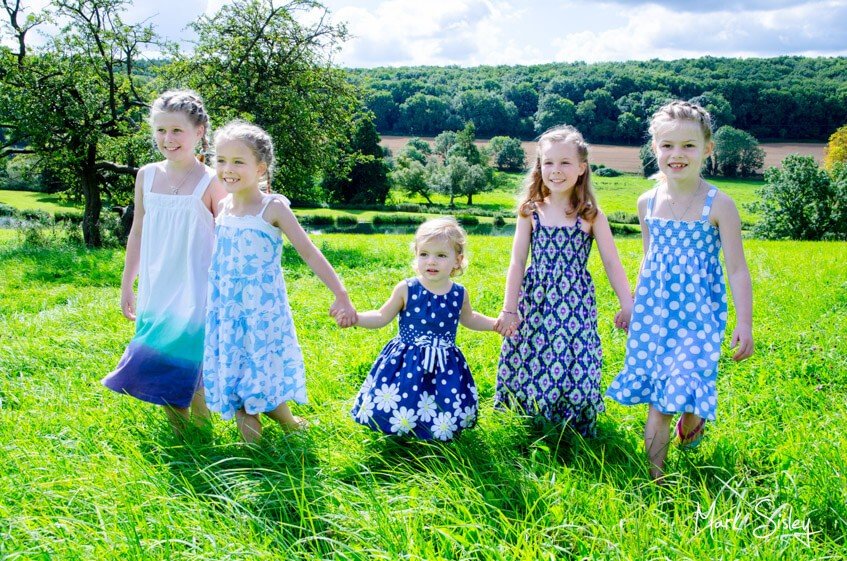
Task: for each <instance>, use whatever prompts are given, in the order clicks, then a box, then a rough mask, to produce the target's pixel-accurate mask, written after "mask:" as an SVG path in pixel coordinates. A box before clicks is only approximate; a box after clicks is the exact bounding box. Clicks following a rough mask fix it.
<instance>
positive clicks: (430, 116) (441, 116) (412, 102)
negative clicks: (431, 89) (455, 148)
mask: <svg viewBox="0 0 847 561" xmlns="http://www.w3.org/2000/svg"><path fill="white" fill-rule="evenodd" d="M451 116H452V115H451V113H450V104H449V103H447V102H446V101H444V100H443V99H441V98H440V97H435V96H433V95H427V94H423V93H416V94H415V95H413V96H412V97H410V98H409V99H407V100H406V101H404V102H403V104H402V105H400V120H399V123H398V128H399V129H401V130H403V131H406V132H407V133H409V134H431V133H437V132H441V131H443V130H444V129H447V128H449V126H450V124H451V123H452V122H451Z"/></svg>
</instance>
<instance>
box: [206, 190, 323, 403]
mask: <svg viewBox="0 0 847 561" xmlns="http://www.w3.org/2000/svg"><path fill="white" fill-rule="evenodd" d="M275 197H278V198H279V199H281V200H283V201H284V202H285V204H288V200H287V199H285V197H282V196H279V195H267V196H265V200H264V204H263V205H262V210H261V211H259V213H258V214H256V215H249V216H235V215H233V214H232V213H231V199H229V198H227V199H225V200H224V203H223V210H222V212H221V214H220V215H219V216H218V218H217V220H216V223H217V225H216V227H215V235H216V238H215V250H214V254H213V255H212V266H211V269H210V271H209V289H208V305H207V311H206V339H205V346H204V354H203V383H204V386H205V390H206V403H207V404H208V405H209V408H210V409H211V410H213V411H218V412H220V413H221V416H222V417H223V418H224V419H230V418H232V416H233V415H235V412H236V411H238V410H239V409H244V410H245V411H246V412H247V413H249V414H251V415H255V414H258V413H265V412H268V411H272V410H274V409H276V407H277V406H279V405H280V404H281V403H283V402H286V401H295V402H297V403H306V401H307V399H306V383H305V375H304V371H305V368H304V365H303V353H302V351H301V350H300V345H299V344H298V342H297V334H296V333H295V331H294V322H293V321H292V318H291V308H290V306H289V304H288V295H287V293H286V290H285V280H284V278H283V274H282V267H281V258H282V238H281V236H280V230H279V228H276V227H275V226H273V225H271V224H269V223H268V222H266V221H265V219H264V218H262V215H263V214H264V212H265V209H266V208H267V205H268V204H269V203H270V202H271V201H272V200H273V199H274V198H275Z"/></svg>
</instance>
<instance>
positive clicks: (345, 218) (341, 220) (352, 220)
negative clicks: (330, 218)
mask: <svg viewBox="0 0 847 561" xmlns="http://www.w3.org/2000/svg"><path fill="white" fill-rule="evenodd" d="M358 223H359V220H358V219H357V218H356V217H355V216H353V215H352V214H339V215H338V216H336V217H335V224H336V226H356V225H357V224H358Z"/></svg>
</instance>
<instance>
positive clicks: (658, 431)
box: [644, 405, 673, 481]
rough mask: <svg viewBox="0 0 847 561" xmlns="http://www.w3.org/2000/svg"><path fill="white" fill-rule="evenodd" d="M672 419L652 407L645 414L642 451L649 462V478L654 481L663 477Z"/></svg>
mask: <svg viewBox="0 0 847 561" xmlns="http://www.w3.org/2000/svg"><path fill="white" fill-rule="evenodd" d="M672 418H673V416H672V415H665V414H664V413H662V412H661V411H659V410H658V409H655V408H654V407H653V406H652V405H651V406H650V411H649V412H648V413H647V424H646V425H644V449H645V450H646V451H647V458H648V459H649V460H650V477H652V478H653V479H654V480H656V481H660V480H661V479H662V478H663V477H664V473H665V471H664V470H665V459H666V458H667V457H668V443H669V441H670V434H669V432H670V431H669V429H670V424H671V419H672Z"/></svg>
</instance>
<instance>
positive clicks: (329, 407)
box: [0, 235, 847, 561]
mask: <svg viewBox="0 0 847 561" xmlns="http://www.w3.org/2000/svg"><path fill="white" fill-rule="evenodd" d="M315 240H316V242H317V243H318V244H319V246H320V247H321V248H322V250H323V251H324V253H325V254H326V255H327V257H328V258H329V260H330V261H331V262H332V263H334V264H335V265H336V267H337V268H338V269H339V272H340V274H341V275H342V277H343V278H344V280H345V282H346V283H347V286H348V288H349V289H350V292H351V295H352V297H353V300H354V302H355V303H356V304H357V305H358V306H359V307H360V308H369V307H373V306H378V305H379V304H381V303H382V301H383V300H384V299H385V298H386V297H387V296H388V294H389V292H390V288H391V286H393V284H394V283H396V282H397V281H398V280H399V279H401V278H403V277H404V276H407V275H409V274H410V271H409V269H408V262H409V260H410V255H409V253H408V242H409V236H344V235H328V236H315ZM510 243H511V241H510V240H509V239H508V238H496V237H472V238H471V240H470V249H471V252H472V253H471V266H470V268H469V270H468V272H467V274H466V275H465V276H464V277H463V278H462V281H461V282H463V284H465V285H466V286H467V287H468V290H469V293H470V295H471V296H472V297H473V302H474V304H475V307H476V308H478V309H480V310H481V311H483V312H486V313H489V314H495V313H496V312H497V311H498V310H499V309H500V307H501V299H502V290H503V282H504V276H505V271H506V267H507V264H508V259H509V244H510ZM618 245H619V248H620V252H621V255H622V259H623V261H624V266H625V268H626V270H627V271H629V272H630V273H631V274H634V272H635V270H636V268H637V264H638V260H639V259H640V248H639V246H640V242H639V240H637V239H633V238H630V239H622V240H620V241H619V242H618ZM746 250H747V254H748V261H749V264H750V268H751V271H752V274H753V282H754V295H755V308H754V317H755V336H756V343H757V351H756V354H755V355H754V356H753V357H752V358H751V359H750V360H748V361H746V362H744V363H741V364H735V363H733V362H732V361H730V360H727V359H723V360H722V362H721V375H720V377H719V380H718V382H719V384H718V386H719V387H718V390H719V410H718V422H716V423H715V424H713V425H711V426H710V429H709V433H708V436H707V438H706V440H705V441H704V443H703V445H702V446H701V447H700V449H699V450H698V451H696V452H693V453H686V454H683V453H681V452H680V451H678V450H676V449H674V450H672V451H671V452H670V455H669V466H668V467H669V471H670V478H669V479H670V482H671V485H670V486H669V487H668V488H667V489H661V488H657V487H656V486H655V485H653V484H652V483H651V482H650V481H649V479H648V477H647V471H646V461H645V459H644V457H643V452H642V437H641V432H642V429H643V423H644V418H645V415H646V411H645V410H644V409H643V408H624V407H622V406H619V405H617V404H614V403H612V402H608V403H607V406H608V410H607V412H606V414H605V415H604V416H603V418H602V419H601V421H600V425H599V437H598V438H596V439H594V440H583V439H581V438H579V437H577V436H573V435H571V434H569V433H568V432H563V433H560V432H558V431H557V430H555V429H550V428H548V429H546V430H542V429H539V428H535V427H533V426H531V424H530V423H529V422H528V421H526V420H525V419H523V418H521V417H519V416H517V415H514V414H511V413H508V412H497V411H494V410H492V406H491V399H492V395H493V390H494V383H495V369H496V364H497V357H498V352H499V343H500V340H499V337H498V336H497V335H496V334H493V333H486V334H480V333H475V332H469V331H467V330H464V329H461V330H460V332H459V341H458V343H459V345H460V346H461V348H462V349H463V351H464V353H465V355H466V356H467V358H468V361H469V363H470V365H471V368H472V371H473V372H474V375H475V378H476V380H477V383H478V385H479V388H480V400H481V420H480V423H479V426H478V427H477V428H475V429H473V430H470V431H467V432H465V433H464V434H463V435H462V436H461V437H460V438H459V439H458V440H457V441H455V442H453V443H449V444H439V443H419V442H405V441H395V440H392V439H390V438H386V437H383V436H380V435H377V434H374V433H371V432H369V431H368V430H366V429H364V428H362V427H360V426H358V425H356V424H355V423H353V421H352V420H350V418H349V417H348V415H347V411H348V409H349V407H350V406H351V404H352V398H353V396H354V395H355V392H356V391H357V389H358V386H359V384H360V383H361V382H362V380H363V379H364V377H365V375H366V373H367V371H368V369H369V368H370V366H371V362H372V360H373V358H374V357H375V356H376V355H377V353H378V352H379V349H380V348H381V347H382V345H384V344H385V343H386V342H387V341H388V339H389V338H390V337H392V336H393V335H394V332H395V330H396V327H395V326H394V325H392V326H391V327H386V328H384V329H382V330H378V331H368V330H361V329H353V330H347V331H341V330H338V329H336V328H335V327H334V324H333V323H332V322H331V321H330V318H328V317H327V308H328V306H329V303H330V294H329V292H328V291H327V290H326V289H324V288H323V287H322V285H321V284H320V282H319V281H318V280H317V279H316V278H315V277H314V276H313V275H312V274H311V273H310V272H309V271H308V269H307V268H306V267H305V266H304V265H303V264H302V263H301V262H300V261H299V260H298V259H297V258H296V257H293V256H292V254H291V252H287V253H286V256H285V263H284V266H285V268H286V275H287V282H288V287H289V294H290V296H291V300H292V305H293V307H294V319H295V323H296V325H297V329H298V333H299V339H300V343H301V345H302V347H303V350H304V354H305V359H306V365H307V384H308V389H309V392H310V400H311V401H310V404H309V405H307V406H301V407H297V408H296V412H297V413H299V414H301V415H303V416H305V417H307V418H309V419H310V420H311V421H312V423H313V425H312V427H311V429H310V430H309V431H308V432H307V433H304V434H299V435H294V436H285V435H283V434H282V433H281V432H280V431H278V430H276V429H275V428H274V427H269V428H268V431H267V433H266V439H265V441H264V442H263V444H262V445H261V446H259V447H255V448H252V447H246V446H243V445H240V444H239V443H238V438H237V433H236V430H235V427H234V424H232V423H224V422H221V421H220V420H218V421H217V422H216V423H215V426H214V432H213V435H211V437H210V438H208V439H204V438H202V437H200V436H197V437H196V438H193V439H190V440H189V441H188V442H183V441H180V440H178V439H176V438H175V437H174V436H172V434H171V432H170V429H169V428H168V425H167V422H166V421H165V419H164V416H163V414H162V412H161V411H159V410H158V409H157V408H155V407H153V406H150V405H147V404H144V403H141V402H138V401H136V400H133V399H131V398H127V397H123V396H118V395H116V394H113V393H110V392H109V391H108V390H106V389H104V388H103V387H102V386H100V384H99V379H100V378H101V377H102V376H103V375H104V374H106V373H107V372H109V371H110V370H111V369H112V368H113V367H114V366H115V364H116V363H117V361H118V359H119V357H120V355H121V353H122V351H123V349H124V347H125V345H126V344H127V342H128V341H129V339H130V337H131V335H132V331H133V326H132V324H130V323H129V322H127V321H126V320H124V319H123V318H122V316H121V314H120V311H119V306H118V296H119V294H118V293H119V290H118V285H119V281H120V274H121V268H122V262H123V252H122V251H118V250H98V251H88V250H84V249H77V248H63V247H57V248H54V249H31V248H27V247H20V246H18V245H16V243H15V242H14V241H9V240H7V241H5V242H2V243H0V340H2V344H0V463H2V465H3V470H0V495H2V500H0V521H2V522H1V523H0V559H4V560H5V559H8V560H12V559H15V560H17V559H26V560H48V559H49V560H53V559H62V560H64V559H74V560H76V559H79V560H91V559H145V560H166V559H167V560H174V559H179V560H191V561H196V560H207V559H208V560H228V559H233V560H235V559H251V560H271V559H282V558H287V559H357V560H358V559H362V560H366V559H386V560H387V559H415V560H424V559H426V560H428V559H502V560H516V559H521V560H536V559H551V560H552V559H571V558H573V559H580V558H581V559H621V560H623V559H726V560H735V559H804V560H805V559H810V560H811V559H843V558H845V555H847V538H845V535H847V481H845V477H847V475H845V474H847V455H845V452H844V451H845V449H847V436H845V435H847V433H845V431H844V430H843V427H844V426H845V423H847V412H845V409H847V408H845V400H847V358H845V357H847V338H845V337H844V333H845V332H847V284H846V283H845V275H844V263H845V262H847V246H845V244H838V243H791V242H758V241H749V242H747V243H746ZM591 270H592V272H593V273H594V276H595V279H596V281H597V287H598V301H599V325H600V333H601V338H602V340H603V345H604V353H605V362H604V374H603V386H604V387H605V386H607V385H608V383H609V381H610V380H611V378H612V376H613V375H614V374H615V372H616V371H617V370H618V369H619V367H620V366H621V363H622V359H623V349H624V336H623V335H622V334H621V333H619V332H615V331H614V330H613V328H612V317H613V314H614V311H615V306H614V298H613V296H612V293H611V290H610V288H609V287H608V282H607V281H606V279H605V277H604V275H603V273H602V267H601V264H600V262H599V259H598V256H597V254H596V252H595V253H594V255H593V256H592V260H591ZM730 329H731V325H730Z"/></svg>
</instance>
